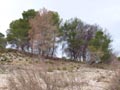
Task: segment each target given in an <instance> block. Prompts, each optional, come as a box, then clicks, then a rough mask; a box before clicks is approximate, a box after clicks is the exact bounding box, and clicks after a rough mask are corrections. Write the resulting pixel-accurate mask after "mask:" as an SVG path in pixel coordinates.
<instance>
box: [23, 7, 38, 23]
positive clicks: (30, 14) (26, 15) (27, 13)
mask: <svg viewBox="0 0 120 90" xmlns="http://www.w3.org/2000/svg"><path fill="white" fill-rule="evenodd" d="M36 14H37V12H36V11H35V10H34V9H29V10H28V11H24V12H23V13H22V16H23V19H24V20H27V21H28V20H30V19H31V18H34V17H35V16H36Z"/></svg>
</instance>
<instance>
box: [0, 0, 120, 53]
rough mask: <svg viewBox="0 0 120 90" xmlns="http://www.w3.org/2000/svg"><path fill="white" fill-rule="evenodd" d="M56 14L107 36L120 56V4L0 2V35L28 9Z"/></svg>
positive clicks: (101, 0) (93, 0) (94, 0)
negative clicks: (74, 19) (85, 24)
mask: <svg viewBox="0 0 120 90" xmlns="http://www.w3.org/2000/svg"><path fill="white" fill-rule="evenodd" d="M43 7H45V8H46V9H48V10H52V11H57V12H58V13H59V15H60V17H61V18H63V19H64V20H66V19H70V18H74V17H78V18H80V19H81V20H82V21H84V22H85V23H88V24H97V25H99V26H101V27H102V28H104V29H106V30H107V32H109V33H110V35H111V38H112V40H113V42H112V48H113V49H114V52H116V53H120V48H119V46H120V0H0V32H2V33H4V34H5V33H6V30H7V29H9V24H10V22H11V21H13V20H16V19H19V18H21V17H22V15H21V13H22V12H23V11H26V10H28V9H35V10H40V9H41V8H43Z"/></svg>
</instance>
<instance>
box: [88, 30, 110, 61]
mask: <svg viewBox="0 0 120 90" xmlns="http://www.w3.org/2000/svg"><path fill="white" fill-rule="evenodd" d="M111 41H112V40H111V38H110V36H109V35H107V34H105V32H103V31H102V30H98V31H97V32H96V34H95V37H93V38H92V39H91V41H90V45H89V49H90V50H91V51H92V52H94V53H96V54H97V55H98V56H99V57H100V58H101V60H102V62H104V61H106V60H108V59H109V58H110V53H111V51H110V43H111Z"/></svg>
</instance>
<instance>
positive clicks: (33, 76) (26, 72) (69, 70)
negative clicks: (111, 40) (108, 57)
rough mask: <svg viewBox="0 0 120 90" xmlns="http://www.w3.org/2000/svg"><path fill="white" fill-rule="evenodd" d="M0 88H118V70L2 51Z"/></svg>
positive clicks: (39, 89) (87, 89)
mask: <svg viewBox="0 0 120 90" xmlns="http://www.w3.org/2000/svg"><path fill="white" fill-rule="evenodd" d="M2 56H3V57H4V58H5V57H6V58H7V59H6V60H5V59H4V60H1V61H0V62H1V64H0V90H117V89H114V86H113V85H114V84H113V83H115V82H113V78H114V77H116V72H118V71H117V70H119V69H111V68H109V66H105V65H104V66H103V65H100V66H99V65H98V66H97V67H93V66H90V65H86V64H82V63H75V62H68V61H60V60H59V61H56V60H44V61H42V60H39V59H38V61H37V58H36V59H35V60H34V61H35V62H32V61H33V58H31V57H27V56H25V55H23V54H20V53H7V54H5V53H4V54H2V55H1V57H0V58H3V57H2ZM9 59H10V60H9Z"/></svg>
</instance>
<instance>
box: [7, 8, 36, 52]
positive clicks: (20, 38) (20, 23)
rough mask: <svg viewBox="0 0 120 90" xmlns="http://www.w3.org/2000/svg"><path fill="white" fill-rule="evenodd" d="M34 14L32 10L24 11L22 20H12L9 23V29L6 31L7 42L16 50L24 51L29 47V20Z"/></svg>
mask: <svg viewBox="0 0 120 90" xmlns="http://www.w3.org/2000/svg"><path fill="white" fill-rule="evenodd" d="M35 14H36V11H34V10H32V9H31V10H28V11H24V12H23V13H22V15H23V18H22V19H18V20H14V21H12V22H11V23H10V29H8V30H7V40H8V42H9V43H10V44H12V45H14V46H16V48H17V49H22V50H24V49H25V47H28V46H29V42H28V39H29V38H28V31H29V29H30V25H29V19H31V18H33V17H34V16H35Z"/></svg>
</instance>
